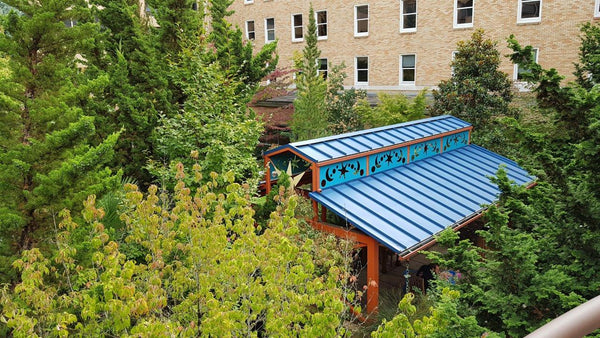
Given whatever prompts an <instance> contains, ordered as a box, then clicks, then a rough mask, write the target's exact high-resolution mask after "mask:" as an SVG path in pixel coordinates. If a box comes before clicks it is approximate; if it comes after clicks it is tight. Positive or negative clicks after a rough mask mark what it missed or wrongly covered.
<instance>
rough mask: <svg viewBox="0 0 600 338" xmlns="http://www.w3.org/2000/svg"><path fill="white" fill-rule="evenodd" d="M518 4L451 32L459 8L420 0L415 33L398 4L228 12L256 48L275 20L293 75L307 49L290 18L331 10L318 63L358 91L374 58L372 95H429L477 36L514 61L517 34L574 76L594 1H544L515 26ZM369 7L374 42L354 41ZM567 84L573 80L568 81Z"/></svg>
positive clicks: (497, 2)
mask: <svg viewBox="0 0 600 338" xmlns="http://www.w3.org/2000/svg"><path fill="white" fill-rule="evenodd" d="M519 1H520V0H474V15H473V27H472V28H460V29H458V28H454V27H453V20H454V17H453V13H454V0H417V31H416V32H415V33H401V32H400V0H378V1H370V2H369V1H325V0H312V1H305V0H296V1H294V0H268V1H265V0H254V2H253V3H252V4H244V0H235V2H234V4H233V5H232V6H231V9H232V10H234V11H235V13H234V14H233V16H232V17H231V21H232V23H233V24H234V25H238V26H239V27H240V28H242V30H243V31H244V33H245V32H246V29H245V21H246V20H254V21H255V29H256V40H255V47H256V48H260V47H261V46H262V45H263V44H264V43H265V18H269V17H272V18H275V30H276V38H277V39H278V47H277V50H278V53H279V55H280V62H279V66H280V67H291V65H292V55H293V53H294V51H301V50H302V48H303V47H304V43H303V42H292V29H291V20H292V17H291V15H292V14H296V13H302V14H303V24H304V27H305V29H306V25H307V24H308V10H309V6H310V3H311V2H312V4H313V8H314V10H315V11H319V10H327V16H328V27H327V28H328V37H327V39H326V40H321V41H319V42H318V46H319V48H320V49H321V57H324V58H327V59H328V61H329V62H333V63H334V64H338V63H341V62H345V64H346V66H347V68H346V72H347V73H348V78H347V80H346V83H345V84H346V85H348V86H351V85H354V83H355V82H354V81H355V79H354V77H355V74H354V73H355V72H354V62H355V61H354V60H355V57H356V56H368V57H369V87H368V89H373V90H378V89H379V90H398V89H407V90H410V89H419V88H425V87H432V86H435V85H437V84H438V83H439V81H440V80H443V79H446V78H448V77H449V76H450V72H451V70H450V61H451V58H452V51H454V50H455V49H456V43H457V42H458V41H460V40H468V39H469V38H470V36H471V34H472V33H473V31H474V30H475V29H477V28H483V29H484V30H485V31H486V35H487V36H488V37H490V38H492V39H494V40H496V41H498V49H499V51H500V53H501V55H506V54H508V53H509V49H508V48H507V43H506V38H507V37H508V36H509V35H510V34H514V35H515V36H516V37H517V39H518V40H519V42H520V43H521V44H522V45H532V46H533V47H536V48H539V59H538V61H539V63H540V64H541V65H542V66H543V67H546V68H549V67H553V68H556V69H557V70H558V71H559V72H560V73H561V74H564V75H570V74H571V73H572V72H573V71H574V67H573V63H574V62H576V61H577V53H578V51H579V38H578V36H579V25H580V24H581V23H583V22H586V21H591V20H594V5H595V2H596V0H574V1H564V0H563V1H559V0H542V6H541V7H542V9H541V21H540V22H539V23H529V24H519V23H517V13H518V5H519V4H518V2H519ZM363 4H368V5H369V35H368V36H367V37H355V36H354V6H355V5H363ZM402 54H416V58H417V61H416V68H417V70H416V81H415V85H416V86H414V87H406V86H400V55H402ZM501 70H502V71H504V72H506V73H508V74H509V76H511V77H512V76H513V72H514V70H513V65H512V64H511V63H510V61H509V60H508V59H507V58H505V57H503V61H502V65H501ZM568 79H572V76H569V78H568Z"/></svg>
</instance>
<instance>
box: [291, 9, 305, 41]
mask: <svg viewBox="0 0 600 338" xmlns="http://www.w3.org/2000/svg"><path fill="white" fill-rule="evenodd" d="M303 38H304V32H303V28H302V14H292V41H295V42H297V41H302V40H303Z"/></svg>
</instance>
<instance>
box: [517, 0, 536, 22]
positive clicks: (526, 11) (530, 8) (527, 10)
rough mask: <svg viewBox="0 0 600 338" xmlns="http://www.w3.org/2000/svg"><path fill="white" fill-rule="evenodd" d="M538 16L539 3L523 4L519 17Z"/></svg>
mask: <svg viewBox="0 0 600 338" xmlns="http://www.w3.org/2000/svg"><path fill="white" fill-rule="evenodd" d="M539 16H540V2H539V1H530V2H523V5H522V8H521V17H522V18H537V17H539Z"/></svg>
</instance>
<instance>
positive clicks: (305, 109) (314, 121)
mask: <svg viewBox="0 0 600 338" xmlns="http://www.w3.org/2000/svg"><path fill="white" fill-rule="evenodd" d="M305 39H306V46H305V47H304V50H303V52H302V64H301V65H299V66H300V67H299V69H300V70H301V74H300V75H298V77H297V80H296V87H297V88H298V91H297V96H296V99H295V100H294V115H293V116H292V123H291V129H292V136H293V139H294V140H296V141H301V140H308V139H313V138H318V137H321V136H326V135H328V134H329V133H328V130H327V120H328V116H327V106H326V104H325V98H326V96H327V83H326V82H325V80H324V79H323V77H321V76H320V75H319V74H318V72H317V59H318V58H319V56H320V55H321V51H320V50H319V48H318V47H317V25H316V22H315V12H314V10H313V8H312V5H311V7H310V10H309V13H308V26H307V31H306V35H305Z"/></svg>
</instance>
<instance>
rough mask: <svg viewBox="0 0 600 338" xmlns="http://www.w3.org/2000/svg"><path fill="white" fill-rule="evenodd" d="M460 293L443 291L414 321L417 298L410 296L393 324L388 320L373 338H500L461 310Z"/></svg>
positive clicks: (404, 299)
mask: <svg viewBox="0 0 600 338" xmlns="http://www.w3.org/2000/svg"><path fill="white" fill-rule="evenodd" d="M459 295H460V292H458V291H456V290H451V289H450V288H448V287H444V288H443V289H441V292H440V294H439V297H438V299H437V300H436V302H435V305H434V306H432V307H431V308H430V309H429V311H428V313H427V314H426V315H425V316H423V317H422V318H414V317H415V314H416V310H417V309H416V306H415V305H413V304H412V301H413V299H414V295H413V294H412V293H408V294H406V295H405V296H404V297H403V298H402V300H401V301H400V303H398V314H397V315H396V316H394V318H392V319H391V320H390V321H387V320H385V319H384V321H383V322H382V324H381V325H380V326H379V328H378V329H377V331H374V332H372V333H371V336H372V337H381V338H387V337H389V338H395V337H440V338H441V337H483V336H485V337H499V336H498V335H497V334H495V333H492V332H489V331H488V330H487V329H485V328H483V327H480V326H479V325H478V324H477V320H476V319H475V317H473V316H464V315H462V314H460V312H459V309H458V306H457V304H458V301H457V300H458V297H459Z"/></svg>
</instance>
